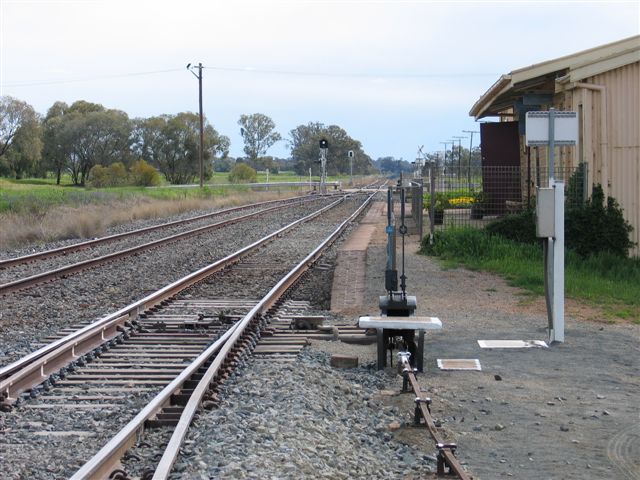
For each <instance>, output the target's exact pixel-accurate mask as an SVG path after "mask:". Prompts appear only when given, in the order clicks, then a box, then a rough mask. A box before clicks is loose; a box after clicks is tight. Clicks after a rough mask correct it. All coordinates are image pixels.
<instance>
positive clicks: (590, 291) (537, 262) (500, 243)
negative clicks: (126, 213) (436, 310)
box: [422, 228, 640, 324]
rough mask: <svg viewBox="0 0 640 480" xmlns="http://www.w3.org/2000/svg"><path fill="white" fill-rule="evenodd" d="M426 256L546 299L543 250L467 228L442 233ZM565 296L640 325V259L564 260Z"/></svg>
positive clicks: (599, 257)
mask: <svg viewBox="0 0 640 480" xmlns="http://www.w3.org/2000/svg"><path fill="white" fill-rule="evenodd" d="M422 253H425V254H428V255H434V256H437V257H439V258H441V259H442V260H443V261H444V263H445V265H447V266H459V265H464V266H465V267H467V268H470V269H475V270H485V271H489V272H492V273H496V274H498V275H501V276H503V277H504V278H506V279H507V280H508V281H509V282H510V283H511V284H512V285H515V286H518V287H521V288H524V289H526V290H527V291H529V292H531V293H533V294H536V295H544V279H543V274H544V268H543V264H542V248H541V246H539V245H526V244H521V243H516V242H513V241H509V240H505V239H503V238H500V237H496V236H492V235H490V234H488V233H487V232H485V231H483V230H478V229H473V228H465V229H452V230H448V231H446V232H438V233H437V234H436V237H435V242H434V245H428V244H427V243H425V244H423V248H422ZM565 295H566V296H567V297H568V298H573V299H576V300H580V301H584V302H586V303H587V304H589V305H593V306H597V307H600V308H601V309H602V310H603V312H604V313H605V315H607V316H608V317H609V318H610V319H613V320H618V319H621V320H626V321H630V322H632V323H636V324H640V258H620V257H616V256H614V255H610V254H607V253H602V254H600V255H597V256H593V257H589V258H586V259H584V258H582V257H580V256H578V255H577V254H576V253H574V252H572V251H567V253H566V256H565Z"/></svg>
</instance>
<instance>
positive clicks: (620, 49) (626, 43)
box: [469, 35, 640, 120]
mask: <svg viewBox="0 0 640 480" xmlns="http://www.w3.org/2000/svg"><path fill="white" fill-rule="evenodd" d="M639 60H640V35H636V36H634V37H629V38H625V39H623V40H619V41H617V42H613V43H609V44H606V45H602V46H599V47H595V48H591V49H589V50H584V51H582V52H577V53H574V54H572V55H567V56H564V57H560V58H556V59H553V60H548V61H545V62H542V63H536V64H534V65H530V66H528V67H524V68H519V69H517V70H513V71H512V72H511V73H509V74H507V75H502V76H501V77H500V78H499V79H498V81H497V82H496V83H494V84H493V85H492V86H491V87H490V88H489V90H487V91H486V92H485V93H484V95H482V96H481V97H480V99H479V100H478V101H477V102H476V103H475V104H474V105H473V107H472V108H471V110H470V111H469V115H470V116H472V117H475V118H476V120H477V119H480V118H482V117H485V116H490V115H497V113H498V112H497V108H493V107H499V108H502V106H503V105H502V103H503V102H504V101H505V100H506V99H508V98H509V97H510V94H517V92H516V90H517V89H518V86H519V85H523V84H526V83H527V82H532V81H535V80H536V79H538V78H543V77H547V78H548V77H549V76H551V77H566V78H565V79H564V80H565V81H568V82H571V83H573V82H579V81H581V80H583V79H585V78H588V77H592V76H594V75H598V74H600V73H603V72H606V71H609V70H612V69H614V68H619V67H622V66H624V65H629V64H631V63H634V62H637V61H639Z"/></svg>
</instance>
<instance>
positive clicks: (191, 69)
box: [187, 63, 204, 188]
mask: <svg viewBox="0 0 640 480" xmlns="http://www.w3.org/2000/svg"><path fill="white" fill-rule="evenodd" d="M196 68H197V69H198V73H197V74H196V73H195V72H194V70H195V69H196ZM187 70H189V71H190V72H191V73H193V75H194V76H195V77H196V78H197V79H198V93H199V97H198V103H199V106H200V152H199V159H200V188H202V187H203V185H204V120H203V117H202V63H198V66H197V67H196V66H195V65H194V66H193V67H192V66H191V64H190V63H189V64H187Z"/></svg>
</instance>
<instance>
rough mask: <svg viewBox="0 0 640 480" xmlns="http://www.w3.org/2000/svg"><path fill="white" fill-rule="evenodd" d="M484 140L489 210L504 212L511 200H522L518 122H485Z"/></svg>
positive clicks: (491, 211)
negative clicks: (507, 202) (508, 201)
mask: <svg viewBox="0 0 640 480" xmlns="http://www.w3.org/2000/svg"><path fill="white" fill-rule="evenodd" d="M480 140H481V144H480V152H481V154H482V184H483V191H484V193H485V196H486V197H487V200H488V205H487V206H488V211H487V214H489V215H502V214H504V213H505V210H506V207H505V204H506V201H507V200H511V201H516V202H520V201H521V200H522V195H521V186H520V137H519V136H518V122H496V123H482V124H480Z"/></svg>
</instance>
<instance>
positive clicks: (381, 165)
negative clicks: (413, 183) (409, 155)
mask: <svg viewBox="0 0 640 480" xmlns="http://www.w3.org/2000/svg"><path fill="white" fill-rule="evenodd" d="M376 165H377V166H378V169H379V170H380V171H381V172H382V173H391V174H394V175H400V172H406V173H409V172H412V171H413V170H414V168H413V165H411V163H409V162H407V161H405V160H402V159H401V158H395V157H382V158H379V159H378V160H376Z"/></svg>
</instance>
